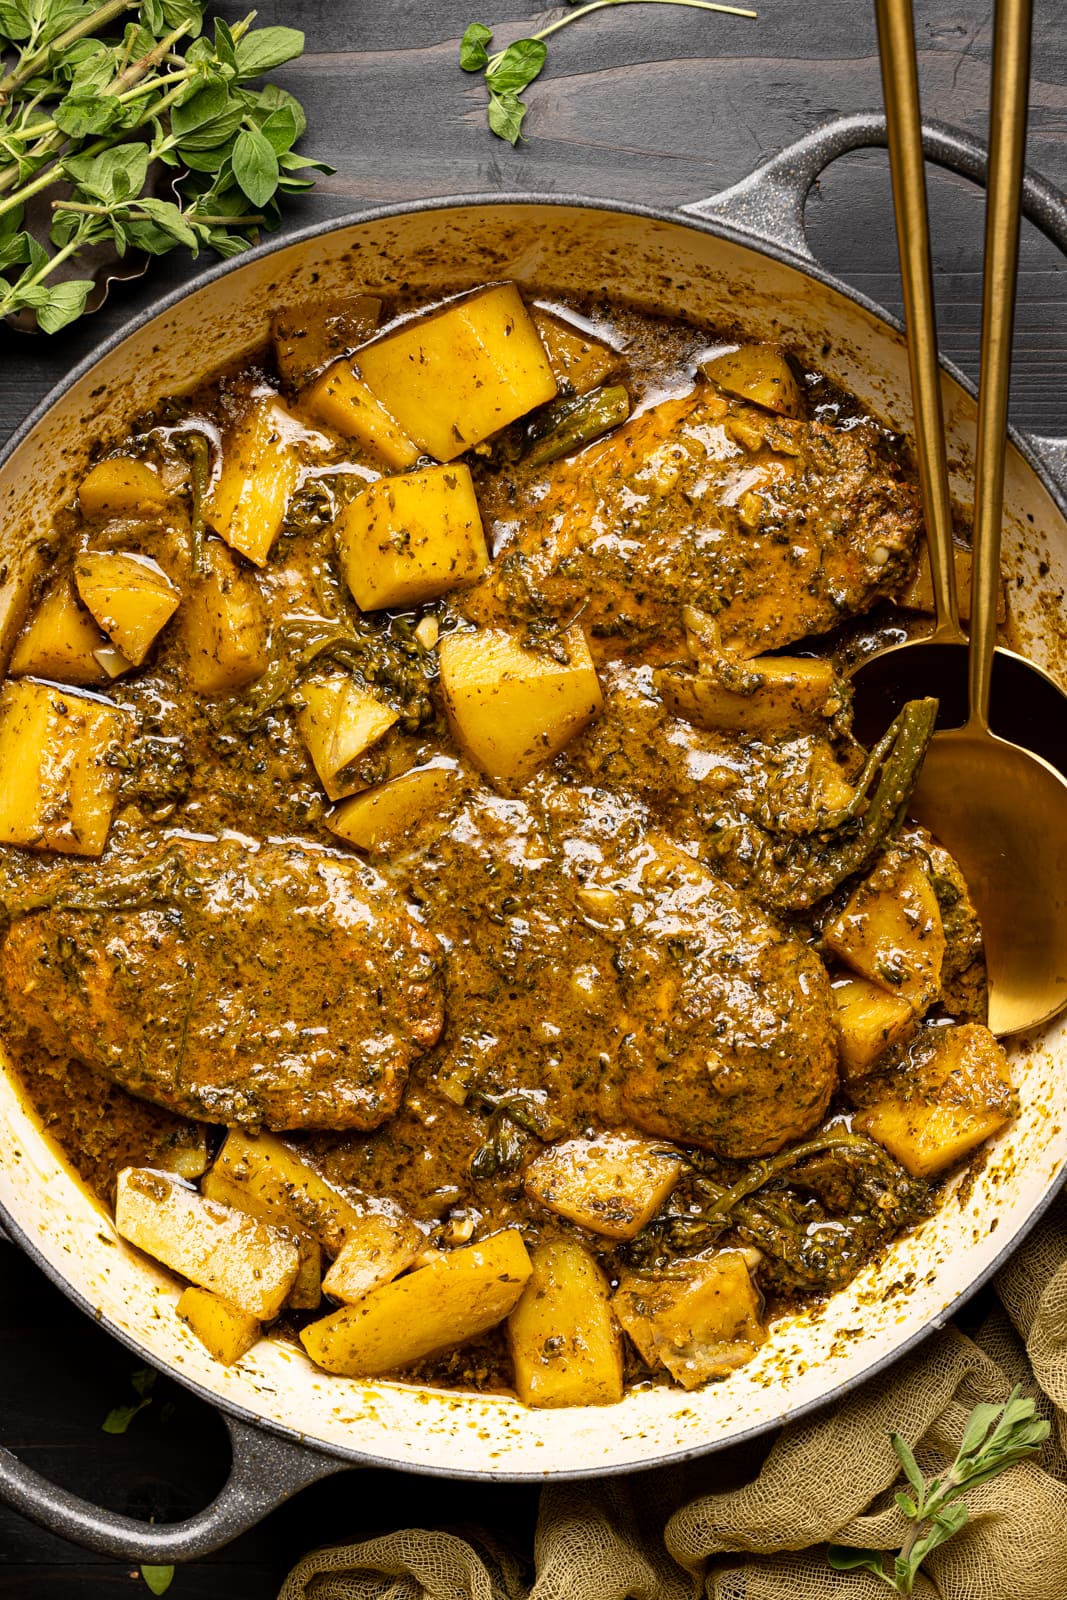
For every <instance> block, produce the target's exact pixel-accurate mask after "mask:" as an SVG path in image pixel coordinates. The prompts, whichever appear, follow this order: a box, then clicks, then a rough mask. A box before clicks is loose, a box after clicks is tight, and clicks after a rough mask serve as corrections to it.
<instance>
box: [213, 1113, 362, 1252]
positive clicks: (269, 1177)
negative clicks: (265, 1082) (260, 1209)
mask: <svg viewBox="0 0 1067 1600" xmlns="http://www.w3.org/2000/svg"><path fill="white" fill-rule="evenodd" d="M212 1172H213V1173H216V1174H218V1175H219V1176H220V1177H222V1178H225V1179H226V1180H227V1181H228V1182H229V1183H231V1184H233V1185H234V1186H235V1187H236V1188H237V1189H238V1190H240V1191H241V1192H242V1193H243V1194H246V1195H248V1196H249V1197H251V1198H253V1199H255V1200H256V1201H258V1202H261V1203H262V1204H263V1205H265V1206H266V1207H267V1208H268V1210H269V1211H270V1212H272V1213H273V1214H274V1217H275V1220H276V1221H277V1222H278V1223H280V1224H283V1225H288V1226H289V1227H291V1228H296V1229H298V1230H301V1231H303V1232H306V1233H309V1234H310V1235H311V1237H312V1238H313V1239H317V1240H318V1241H319V1243H320V1244H321V1245H322V1248H323V1249H324V1250H325V1251H326V1253H327V1255H330V1256H335V1255H337V1253H338V1251H340V1250H341V1249H342V1248H343V1246H344V1244H345V1241H346V1239H347V1238H348V1235H349V1232H350V1230H352V1229H353V1228H354V1227H357V1226H358V1225H359V1223H360V1222H361V1221H362V1218H363V1213H362V1211H361V1210H360V1208H359V1206H358V1205H357V1204H356V1203H355V1202H354V1200H352V1199H350V1198H349V1197H348V1196H347V1195H345V1194H342V1192H341V1191H340V1190H339V1189H335V1188H334V1187H333V1185H332V1184H331V1183H329V1182H328V1181H327V1180H326V1179H325V1178H324V1177H323V1176H322V1174H321V1172H317V1171H316V1169H315V1168H314V1167H312V1166H310V1165H309V1164H308V1163H307V1162H306V1161H305V1160H304V1159H303V1158H302V1157H301V1156H300V1155H298V1153H297V1152H296V1151H295V1150H294V1149H293V1148H292V1146H291V1145H287V1144H285V1143H284V1142H283V1141H282V1140H281V1139H278V1138H276V1137H275V1135H274V1134H272V1133H260V1134H250V1133H243V1132H242V1131H241V1130H240V1129H239V1128H231V1129H230V1131H229V1133H228V1134H227V1135H226V1140H225V1143H224V1144H223V1146H222V1149H221V1150H220V1151H219V1153H218V1156H217V1157H216V1160H215V1165H214V1167H213V1168H212Z"/></svg>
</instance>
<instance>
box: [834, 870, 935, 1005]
mask: <svg viewBox="0 0 1067 1600" xmlns="http://www.w3.org/2000/svg"><path fill="white" fill-rule="evenodd" d="M823 938H824V939H825V941H826V943H827V945H828V946H829V947H830V949H831V950H833V951H834V953H835V954H836V955H839V956H840V957H841V959H842V961H844V962H846V963H847V965H848V966H850V967H851V968H852V969H853V971H854V972H859V973H862V975H863V977H865V978H869V979H870V981H871V982H872V983H876V984H877V985H878V986H879V988H881V989H884V990H886V992H887V993H889V994H895V995H898V996H899V997H900V998H901V999H902V1000H906V1001H907V1002H908V1004H909V1005H910V1006H911V1008H912V1010H913V1011H915V1012H916V1013H917V1014H919V1015H921V1014H922V1013H923V1012H924V1011H925V1010H926V1009H927V1007H928V1006H930V1005H932V1004H933V1002H934V1001H935V1000H936V999H937V998H938V996H939V995H940V993H941V966H942V963H943V961H944V958H945V930H944V928H943V927H942V925H941V908H940V906H939V905H938V902H937V895H936V894H935V892H934V887H933V884H932V883H931V882H930V879H929V878H928V877H927V875H926V873H925V872H924V871H923V868H922V866H921V865H920V863H919V861H918V859H917V858H916V857H915V856H913V855H907V854H905V853H904V852H902V851H899V850H890V851H888V852H887V853H886V854H885V855H884V856H883V857H882V859H881V861H880V862H879V863H878V865H877V866H876V867H875V869H874V871H873V872H872V873H871V875H870V877H869V878H866V879H865V880H864V882H863V883H861V884H860V886H859V888H858V889H855V890H854V891H853V893H852V894H851V896H850V897H849V900H848V903H847V904H846V906H845V909H844V910H843V911H842V912H841V914H840V916H837V917H835V918H834V919H833V921H832V922H830V923H829V924H828V925H827V927H826V928H825V929H824V930H823Z"/></svg>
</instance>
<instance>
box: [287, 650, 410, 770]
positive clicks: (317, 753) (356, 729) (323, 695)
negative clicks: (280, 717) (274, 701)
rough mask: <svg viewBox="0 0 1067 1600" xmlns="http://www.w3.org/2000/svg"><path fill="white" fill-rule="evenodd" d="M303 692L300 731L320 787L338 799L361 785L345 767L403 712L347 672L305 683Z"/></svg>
mask: <svg viewBox="0 0 1067 1600" xmlns="http://www.w3.org/2000/svg"><path fill="white" fill-rule="evenodd" d="M300 698H301V700H302V701H303V705H301V706H299V707H298V708H297V711H296V725H297V727H298V728H299V729H300V737H301V738H302V739H303V741H304V743H305V744H306V745H307V749H308V754H309V755H310V757H311V760H312V762H313V763H314V767H315V771H316V772H317V773H318V775H319V782H320V783H321V784H322V787H323V788H324V789H325V790H326V793H327V794H328V795H329V797H330V799H331V800H340V799H341V797H342V796H343V795H346V794H351V793H352V791H353V789H360V788H362V787H363V785H362V783H361V781H360V779H359V778H358V777H353V776H352V774H351V773H346V771H345V769H346V768H347V767H349V766H350V765H351V763H352V762H353V761H356V760H358V758H359V757H360V756H361V755H363V753H364V752H365V751H367V750H369V749H370V748H371V746H372V745H373V744H376V743H377V742H378V740H379V739H380V738H381V737H382V735H383V734H384V733H388V731H389V729H390V728H391V727H393V725H394V724H395V723H396V722H397V721H399V715H398V713H397V712H396V711H394V710H393V708H392V706H387V705H386V704H385V703H384V701H382V700H379V699H378V697H377V695H373V694H371V693H370V692H369V691H368V690H366V689H361V688H360V686H359V684H358V683H357V682H356V680H355V679H354V678H352V677H349V676H348V674H347V673H335V674H333V675H332V676H330V677H329V678H319V679H312V680H310V681H309V682H307V683H303V684H301V686H300Z"/></svg>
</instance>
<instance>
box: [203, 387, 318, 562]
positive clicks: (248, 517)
mask: <svg viewBox="0 0 1067 1600" xmlns="http://www.w3.org/2000/svg"><path fill="white" fill-rule="evenodd" d="M297 430H298V424H297V423H296V422H295V421H294V419H293V418H292V417H291V416H290V415H289V413H288V412H287V411H286V410H285V408H284V407H283V406H282V405H281V404H279V402H278V400H277V399H276V398H275V397H274V396H272V395H269V396H266V397H261V398H259V399H257V400H253V402H252V404H251V406H250V407H249V409H248V411H247V412H246V413H245V415H244V417H242V419H241V421H240V422H239V423H238V424H237V426H236V428H234V430H233V432H232V433H231V434H230V435H229V436H228V437H227V439H226V441H225V444H224V446H223V452H222V467H221V469H220V472H219V476H218V478H217V479H216V480H215V485H214V488H213V490H212V493H211V500H210V504H209V506H208V508H207V519H208V521H209V522H210V524H211V526H212V527H213V528H214V530H215V532H216V533H217V534H218V535H219V537H220V538H222V539H225V541H226V543H227V544H228V545H229V546H230V548H231V549H232V550H236V551H238V553H239V554H240V555H243V556H245V557H246V558H247V559H248V560H249V561H251V562H252V563H253V564H254V565H255V566H257V567H263V566H266V563H267V557H268V556H269V554H270V549H271V545H272V544H273V543H274V540H275V538H276V537H277V535H278V530H279V529H280V527H281V525H282V522H283V521H284V519H285V512H286V507H287V506H288V504H289V501H290V499H291V498H292V495H293V492H294V490H295V489H296V485H297V479H298V477H299V475H300V462H299V459H298V457H297V453H296V449H295V446H294V444H293V442H292V440H293V436H294V433H295V432H296V431H297Z"/></svg>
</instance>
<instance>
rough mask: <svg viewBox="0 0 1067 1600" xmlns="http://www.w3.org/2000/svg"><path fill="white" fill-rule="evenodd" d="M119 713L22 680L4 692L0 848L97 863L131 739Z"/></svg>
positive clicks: (0, 706) (0, 707)
mask: <svg viewBox="0 0 1067 1600" xmlns="http://www.w3.org/2000/svg"><path fill="white" fill-rule="evenodd" d="M132 728H133V723H132V719H131V718H130V717H129V716H127V715H126V713H125V712H123V711H120V710H119V709H118V707H117V706H112V705H108V704H107V703H106V702H105V701H102V700H89V699H86V698H85V697H84V696H82V695H77V694H70V693H68V692H67V691H66V690H65V689H54V688H50V687H49V686H48V685H47V684H43V683H30V682H28V681H25V680H21V681H19V682H17V683H5V684H4V687H3V689H2V690H0V843H3V844H21V845H31V846H32V847H34V848H35V849H38V850H60V851H62V852H64V853H65V854H67V855H80V856H98V855H100V853H101V851H102V850H103V848H104V845H105V844H106V843H107V834H108V829H109V827H110V826H111V814H112V812H113V810H114V808H115V791H116V790H117V788H118V783H119V769H118V767H117V766H115V765H113V764H112V763H111V762H110V761H109V757H110V756H111V753H112V751H113V750H115V749H116V748H117V747H118V746H119V745H120V744H121V743H123V742H124V741H125V740H127V739H128V738H129V737H130V735H131V733H132Z"/></svg>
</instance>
